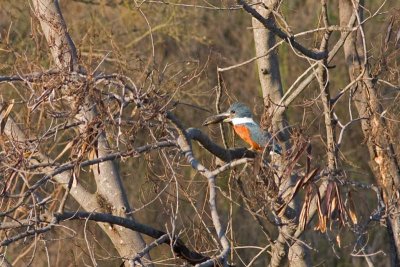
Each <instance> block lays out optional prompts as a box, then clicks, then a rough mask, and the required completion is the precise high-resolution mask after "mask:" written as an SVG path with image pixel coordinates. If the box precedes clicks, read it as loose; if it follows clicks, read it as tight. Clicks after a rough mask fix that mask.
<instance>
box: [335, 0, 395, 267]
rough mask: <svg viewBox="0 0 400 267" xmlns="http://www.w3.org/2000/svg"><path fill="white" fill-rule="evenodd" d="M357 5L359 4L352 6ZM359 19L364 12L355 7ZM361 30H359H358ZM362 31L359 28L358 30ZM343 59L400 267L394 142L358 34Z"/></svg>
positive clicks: (346, 11) (345, 15)
mask: <svg viewBox="0 0 400 267" xmlns="http://www.w3.org/2000/svg"><path fill="white" fill-rule="evenodd" d="M353 3H354V2H352V1H350V0H340V1H339V11H340V24H341V25H346V24H347V23H348V21H349V19H350V17H351V14H352V12H353V10H354V7H353ZM355 3H356V4H357V5H358V3H357V2H355ZM358 10H359V15H360V18H361V19H362V11H363V9H362V8H360V7H359V6H358ZM360 27H362V26H360ZM361 29H362V28H361ZM343 48H344V53H345V59H346V63H347V66H348V71H349V76H350V79H351V80H352V81H354V80H356V79H357V78H359V80H358V82H357V83H356V85H355V87H354V88H353V89H354V90H353V98H354V103H355V106H356V108H357V111H358V113H359V116H360V117H363V118H368V119H367V120H362V121H361V127H362V131H363V133H364V136H365V139H366V140H367V146H368V150H369V154H370V158H371V161H370V167H371V170H372V172H373V173H374V175H375V178H376V180H377V182H378V184H379V185H380V186H381V187H382V188H383V197H384V201H385V204H386V205H387V207H389V206H391V207H393V209H394V210H393V215H391V216H388V218H387V219H386V223H387V227H388V235H389V239H390V241H391V248H392V249H391V250H392V251H391V252H392V253H391V263H392V266H400V261H399V255H400V220H399V215H398V214H399V212H400V207H399V200H398V197H397V195H398V190H399V186H400V168H399V164H398V159H397V158H396V154H395V153H394V151H395V150H394V147H393V146H394V144H395V143H394V142H393V141H394V140H396V139H397V138H396V137H395V136H391V133H390V132H389V131H388V124H387V122H386V121H385V119H384V118H383V117H382V116H381V113H382V112H383V108H382V106H381V104H380V102H379V99H378V95H377V92H376V88H375V85H374V84H373V83H372V79H371V75H370V73H369V68H368V64H367V60H366V59H367V58H368V57H367V56H368V55H366V53H365V51H364V49H363V39H362V35H361V32H360V30H359V31H357V32H354V33H352V34H351V35H350V36H349V37H348V38H347V40H346V42H345V43H344V46H343Z"/></svg>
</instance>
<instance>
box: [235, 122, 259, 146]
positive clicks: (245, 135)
mask: <svg viewBox="0 0 400 267" xmlns="http://www.w3.org/2000/svg"><path fill="white" fill-rule="evenodd" d="M233 129H234V130H235V132H236V133H237V135H239V136H240V138H242V139H243V140H244V141H245V142H246V143H248V144H249V145H250V146H251V149H255V150H262V147H260V146H259V145H258V144H257V143H256V142H254V140H253V139H252V138H251V134H250V131H249V129H248V128H247V127H246V126H244V125H234V126H233Z"/></svg>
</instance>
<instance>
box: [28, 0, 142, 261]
mask: <svg viewBox="0 0 400 267" xmlns="http://www.w3.org/2000/svg"><path fill="white" fill-rule="evenodd" d="M33 7H34V14H35V16H36V17H37V18H38V20H39V22H40V24H41V27H42V30H43V33H44V35H45V37H46V40H47V42H48V45H49V47H50V51H51V53H52V56H53V60H54V62H55V64H56V66H57V68H58V69H60V70H62V71H66V72H68V71H77V70H78V69H79V65H78V58H77V53H76V48H75V45H74V43H73V41H72V39H71V37H70V36H69V34H68V30H67V27H66V24H65V21H64V19H63V17H62V14H61V10H60V7H59V4H58V1H52V0H33ZM96 115H97V114H96V110H95V106H94V105H92V103H90V100H87V101H86V105H84V106H83V107H81V111H80V112H79V114H78V117H79V119H80V120H85V121H86V122H90V121H91V120H92V119H93V118H95V117H96ZM97 150H98V155H97V156H98V157H103V156H105V155H107V154H108V153H109V151H110V147H109V144H108V141H107V139H106V135H105V132H104V131H103V132H101V133H100V135H99V138H98V147H97ZM94 178H95V181H96V184H97V193H96V199H97V202H99V203H98V205H99V206H100V207H107V209H108V211H109V212H110V213H112V214H113V215H116V216H121V217H126V218H131V219H133V218H132V216H130V215H127V214H126V213H127V212H129V211H130V206H129V203H128V199H127V196H126V193H125V191H124V187H123V185H122V181H121V178H120V176H119V172H118V169H117V165H116V163H115V162H113V161H109V162H103V163H100V164H99V171H95V172H94ZM100 202H101V203H100ZM80 204H81V205H82V207H83V208H86V210H87V211H92V210H91V209H90V206H88V205H85V203H80ZM99 225H100V226H101V228H102V229H103V230H104V231H105V233H106V234H107V235H108V236H109V238H110V239H111V241H112V243H113V244H114V246H115V248H116V249H117V251H118V253H119V254H120V256H121V257H132V256H134V255H135V254H136V253H137V252H138V251H141V250H142V249H143V248H144V247H145V243H144V241H143V239H142V237H141V235H140V234H139V233H137V232H133V231H131V230H129V229H126V228H124V227H119V226H115V227H110V226H109V225H106V224H102V223H101V224H99Z"/></svg>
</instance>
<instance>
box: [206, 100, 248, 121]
mask: <svg viewBox="0 0 400 267" xmlns="http://www.w3.org/2000/svg"><path fill="white" fill-rule="evenodd" d="M252 117H253V115H252V113H251V111H250V109H249V108H248V107H247V106H246V105H245V104H243V103H240V102H236V103H233V104H232V105H231V106H230V107H229V109H228V110H227V111H226V112H224V113H221V114H218V115H214V116H211V117H208V118H207V119H206V120H205V122H204V123H203V125H209V124H213V123H218V122H233V120H234V119H236V120H237V119H242V118H248V119H252Z"/></svg>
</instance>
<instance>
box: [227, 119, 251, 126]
mask: <svg viewBox="0 0 400 267" xmlns="http://www.w3.org/2000/svg"><path fill="white" fill-rule="evenodd" d="M245 123H252V124H256V123H255V122H254V120H253V118H233V119H232V124H233V125H239V124H245Z"/></svg>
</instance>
